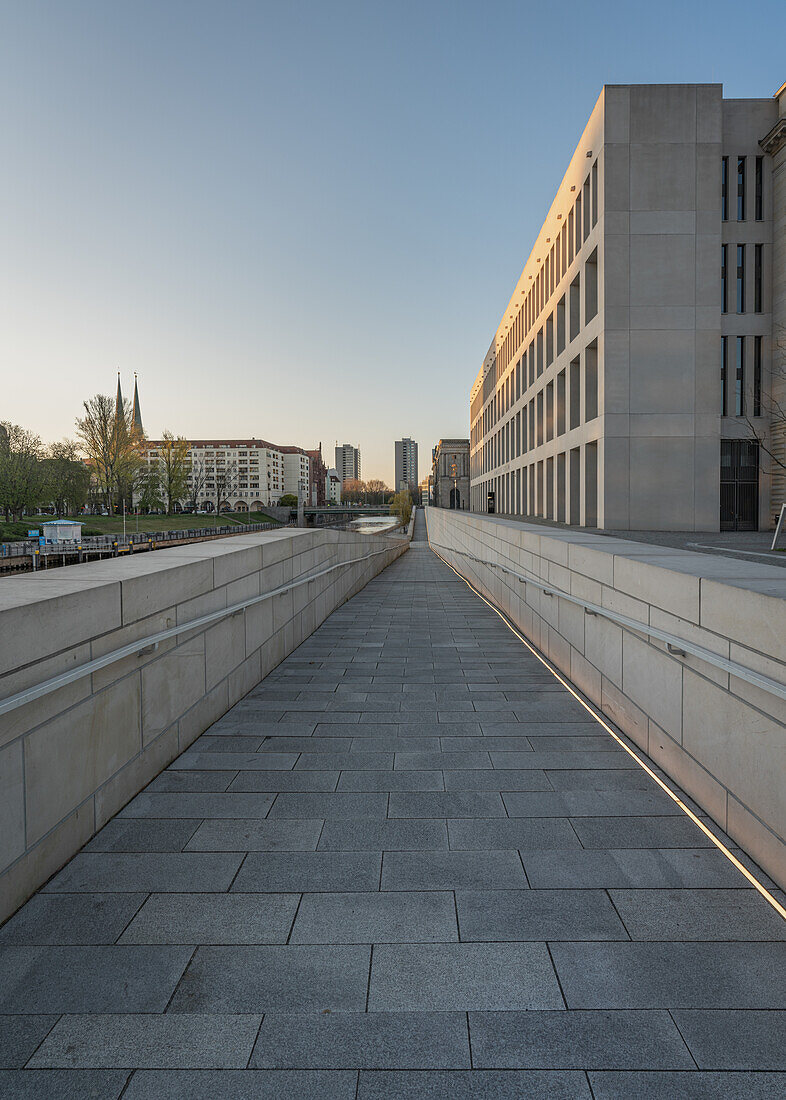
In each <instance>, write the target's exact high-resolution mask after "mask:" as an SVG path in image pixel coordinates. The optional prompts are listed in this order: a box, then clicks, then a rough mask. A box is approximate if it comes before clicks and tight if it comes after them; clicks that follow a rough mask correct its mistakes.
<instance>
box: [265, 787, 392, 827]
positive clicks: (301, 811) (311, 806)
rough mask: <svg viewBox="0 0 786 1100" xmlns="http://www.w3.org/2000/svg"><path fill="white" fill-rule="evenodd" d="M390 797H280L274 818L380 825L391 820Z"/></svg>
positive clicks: (272, 813) (343, 794)
mask: <svg viewBox="0 0 786 1100" xmlns="http://www.w3.org/2000/svg"><path fill="white" fill-rule="evenodd" d="M387 809H388V796H387V794H385V792H384V791H378V792H373V791H372V792H368V793H361V794H355V793H350V792H347V791H337V792H335V793H334V794H290V793H287V794H280V795H278V797H277V798H276V801H275V803H274V805H273V808H272V810H271V811H270V817H271V819H273V818H281V817H286V818H298V817H300V818H304V817H305V818H318V817H321V818H324V819H325V820H331V821H346V820H356V819H358V818H362V819H369V820H371V821H376V820H380V819H383V820H384V818H385V817H386V816H387Z"/></svg>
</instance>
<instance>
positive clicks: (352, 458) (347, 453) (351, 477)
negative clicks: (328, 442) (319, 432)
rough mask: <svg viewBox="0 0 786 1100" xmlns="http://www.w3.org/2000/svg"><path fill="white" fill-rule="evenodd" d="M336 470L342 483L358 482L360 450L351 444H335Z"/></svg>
mask: <svg viewBox="0 0 786 1100" xmlns="http://www.w3.org/2000/svg"><path fill="white" fill-rule="evenodd" d="M336 469H337V470H338V473H339V477H340V478H341V481H342V483H343V482H344V481H360V448H359V447H353V446H352V444H351V443H342V445H341V446H340V447H339V445H338V443H337V444H336Z"/></svg>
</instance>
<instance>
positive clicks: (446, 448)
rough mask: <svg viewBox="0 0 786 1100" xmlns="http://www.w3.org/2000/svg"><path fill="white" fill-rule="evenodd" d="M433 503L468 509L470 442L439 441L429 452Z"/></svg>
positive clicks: (441, 506)
mask: <svg viewBox="0 0 786 1100" xmlns="http://www.w3.org/2000/svg"><path fill="white" fill-rule="evenodd" d="M431 482H432V490H431V492H432V504H433V505H434V507H435V508H457V509H467V508H469V496H470V493H469V440H468V439H440V441H439V443H438V444H437V445H436V447H435V448H434V450H433V451H432V473H431Z"/></svg>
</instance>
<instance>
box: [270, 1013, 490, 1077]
mask: <svg viewBox="0 0 786 1100" xmlns="http://www.w3.org/2000/svg"><path fill="white" fill-rule="evenodd" d="M251 1066H256V1067H261V1066H264V1067H268V1068H273V1069H274V1068H285V1067H292V1068H294V1067H301V1068H302V1067H309V1068H311V1067H313V1068H319V1069H329V1068H336V1069H340V1068H342V1067H345V1066H352V1067H359V1068H362V1069H366V1068H371V1069H380V1068H386V1069H416V1068H419V1067H423V1068H425V1069H449V1068H451V1069H469V1068H470V1059H469V1041H468V1036H467V1020H466V1016H465V1014H464V1013H463V1012H343V1013H331V1014H330V1015H318V1016H305V1015H297V1014H288V1013H268V1015H267V1016H265V1019H264V1022H263V1025H262V1027H261V1029H260V1032H259V1038H258V1039H257V1043H256V1046H255V1047H254V1054H253V1057H252V1059H251Z"/></svg>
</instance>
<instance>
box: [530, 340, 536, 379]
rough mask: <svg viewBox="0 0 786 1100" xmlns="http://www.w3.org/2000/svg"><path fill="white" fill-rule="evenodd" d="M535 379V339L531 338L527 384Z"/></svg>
mask: <svg viewBox="0 0 786 1100" xmlns="http://www.w3.org/2000/svg"><path fill="white" fill-rule="evenodd" d="M534 381H535V341H534V340H533V341H532V343H531V344H530V346H529V384H530V386H531V385H532V384H533V382H534Z"/></svg>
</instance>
